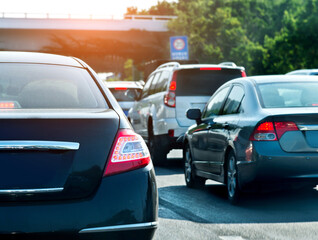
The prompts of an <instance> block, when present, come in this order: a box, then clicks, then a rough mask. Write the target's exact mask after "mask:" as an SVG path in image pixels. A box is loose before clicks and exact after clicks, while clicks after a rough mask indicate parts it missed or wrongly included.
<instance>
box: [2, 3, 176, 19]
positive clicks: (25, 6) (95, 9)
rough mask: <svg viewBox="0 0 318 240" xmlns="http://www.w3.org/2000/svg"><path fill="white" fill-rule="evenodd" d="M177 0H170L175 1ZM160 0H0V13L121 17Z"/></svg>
mask: <svg viewBox="0 0 318 240" xmlns="http://www.w3.org/2000/svg"><path fill="white" fill-rule="evenodd" d="M173 1H176V0H168V2H173ZM157 2H158V0H0V6H1V7H0V15H1V14H2V13H3V12H4V13H49V14H71V15H72V14H74V15H86V14H87V15H89V14H93V15H96V16H100V15H104V16H114V17H116V18H117V17H118V18H120V16H123V14H124V13H125V12H126V9H127V7H131V6H135V7H137V8H138V10H142V9H149V7H151V6H153V5H156V4H157Z"/></svg>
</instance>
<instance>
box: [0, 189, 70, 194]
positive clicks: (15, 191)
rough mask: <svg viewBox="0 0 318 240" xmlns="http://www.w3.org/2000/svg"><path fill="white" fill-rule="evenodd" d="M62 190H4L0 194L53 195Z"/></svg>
mask: <svg viewBox="0 0 318 240" xmlns="http://www.w3.org/2000/svg"><path fill="white" fill-rule="evenodd" d="M63 190H64V188H33V189H6V190H0V194H21V193H22V194H23V193H24V194H25V193H30V194H31V193H52V192H53V193H54V192H61V191H63Z"/></svg>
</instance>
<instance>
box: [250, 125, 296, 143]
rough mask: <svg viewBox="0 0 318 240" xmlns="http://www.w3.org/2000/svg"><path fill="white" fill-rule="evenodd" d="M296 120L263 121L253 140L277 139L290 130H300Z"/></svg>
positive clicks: (254, 133)
mask: <svg viewBox="0 0 318 240" xmlns="http://www.w3.org/2000/svg"><path fill="white" fill-rule="evenodd" d="M298 130H299V129H298V127H297V125H296V124H295V123H294V122H274V123H273V122H263V123H261V124H259V125H258V126H257V127H256V129H255V130H254V132H253V133H252V135H251V136H250V140H251V141H277V140H279V139H280V138H281V136H283V134H284V133H285V132H288V131H298Z"/></svg>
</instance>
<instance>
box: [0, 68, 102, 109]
mask: <svg viewBox="0 0 318 240" xmlns="http://www.w3.org/2000/svg"><path fill="white" fill-rule="evenodd" d="M106 107H107V105H106V102H105V99H104V97H103V95H102V94H101V92H100V90H99V89H98V87H97V85H96V83H95V82H94V80H93V79H92V77H91V76H90V74H89V73H88V72H87V71H86V70H85V69H81V68H75V67H67V66H58V65H46V64H22V63H1V64H0V109H1V108H32V109H34V108H35V109H36V108H62V109H67V108H106Z"/></svg>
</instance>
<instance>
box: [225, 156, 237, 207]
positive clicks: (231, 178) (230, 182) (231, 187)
mask: <svg viewBox="0 0 318 240" xmlns="http://www.w3.org/2000/svg"><path fill="white" fill-rule="evenodd" d="M226 172H227V175H226V176H227V179H226V180H227V181H226V187H227V195H228V199H229V201H230V202H231V203H232V204H236V203H237V202H238V200H239V197H240V189H239V186H238V181H237V176H238V174H237V173H238V170H237V166H236V157H235V155H234V153H233V152H230V153H229V155H228V157H227V171H226Z"/></svg>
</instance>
